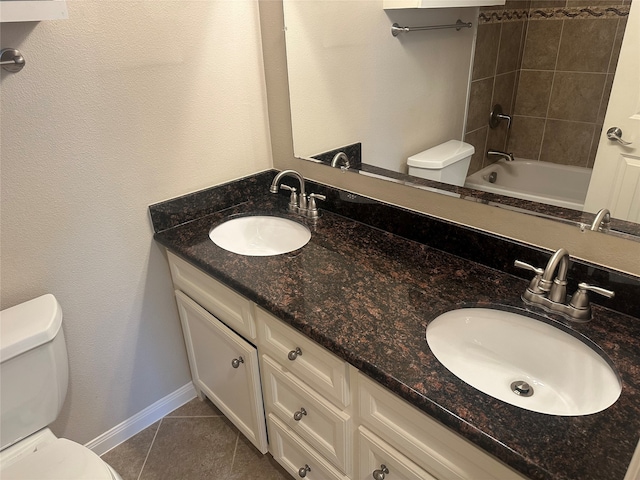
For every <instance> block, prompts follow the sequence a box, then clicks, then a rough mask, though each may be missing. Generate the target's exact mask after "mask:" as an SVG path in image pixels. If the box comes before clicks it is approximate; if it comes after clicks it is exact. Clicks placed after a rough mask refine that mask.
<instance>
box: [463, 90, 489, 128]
mask: <svg viewBox="0 0 640 480" xmlns="http://www.w3.org/2000/svg"><path fill="white" fill-rule="evenodd" d="M492 92H493V77H490V78H486V79H484V80H476V81H474V82H471V92H470V94H469V112H468V114H467V127H466V129H465V131H467V132H471V131H473V130H477V129H478V128H480V127H482V126H484V125H487V124H488V123H489V113H490V112H491V95H492Z"/></svg>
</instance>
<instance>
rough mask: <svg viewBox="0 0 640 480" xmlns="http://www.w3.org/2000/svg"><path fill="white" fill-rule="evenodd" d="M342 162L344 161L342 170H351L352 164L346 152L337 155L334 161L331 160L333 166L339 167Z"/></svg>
mask: <svg viewBox="0 0 640 480" xmlns="http://www.w3.org/2000/svg"><path fill="white" fill-rule="evenodd" d="M340 160H342V164H343V165H342V167H341V168H342V169H349V168H350V167H351V164H350V163H349V157H347V154H346V153H344V152H338V153H336V154H335V156H334V157H333V160H331V166H332V167H337V166H338V162H340Z"/></svg>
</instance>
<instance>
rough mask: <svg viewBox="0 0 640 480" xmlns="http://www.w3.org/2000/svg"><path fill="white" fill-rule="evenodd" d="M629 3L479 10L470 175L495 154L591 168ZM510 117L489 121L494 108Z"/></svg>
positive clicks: (563, 1)
mask: <svg viewBox="0 0 640 480" xmlns="http://www.w3.org/2000/svg"><path fill="white" fill-rule="evenodd" d="M630 3H631V1H630V0H600V1H598V0H532V1H513V0H512V1H507V3H506V5H504V6H501V7H488V8H482V9H480V15H479V19H478V37H477V43H476V50H475V57H474V62H473V73H472V82H471V92H470V99H469V113H468V117H467V125H466V128H465V132H466V134H465V140H466V141H467V142H468V143H471V144H472V145H474V147H475V149H476V153H475V154H474V156H473V159H472V162H471V166H470V168H469V174H471V173H474V172H476V171H478V170H480V169H481V168H483V167H484V166H487V165H488V164H489V163H492V162H493V161H495V160H496V159H487V158H486V157H485V153H486V151H487V149H497V150H504V151H510V152H513V153H514V155H515V156H516V157H520V158H526V159H531V160H542V161H547V162H554V163H562V164H566V165H577V166H581V167H592V166H593V162H594V159H595V155H596V150H597V147H598V140H599V137H600V133H601V131H602V126H603V122H604V114H605V111H606V108H607V104H608V101H609V94H610V92H611V86H612V83H613V74H614V72H615V67H616V64H617V62H618V56H619V54H620V46H621V44H622V37H623V35H624V29H625V26H626V21H627V16H628V13H629V6H630ZM496 103H499V104H501V105H502V108H503V111H504V113H507V114H510V115H512V117H513V123H512V127H511V131H510V132H509V134H508V136H507V129H506V126H507V125H506V122H504V121H503V122H501V124H500V126H499V127H498V128H497V129H490V128H489V125H488V119H489V113H490V112H491V109H492V107H493V105H495V104H496Z"/></svg>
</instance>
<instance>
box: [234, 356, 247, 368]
mask: <svg viewBox="0 0 640 480" xmlns="http://www.w3.org/2000/svg"><path fill="white" fill-rule="evenodd" d="M241 363H244V358H242V357H238V358H234V359H233V360H231V366H232V367H233V368H238V367H239V366H240V364H241Z"/></svg>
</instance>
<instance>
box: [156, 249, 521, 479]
mask: <svg viewBox="0 0 640 480" xmlns="http://www.w3.org/2000/svg"><path fill="white" fill-rule="evenodd" d="M168 258H169V265H170V268H171V275H172V278H173V282H174V285H175V287H176V289H177V290H176V300H177V304H178V310H179V313H180V319H181V322H182V327H183V332H184V337H185V343H186V347H187V353H188V356H189V364H190V367H191V373H192V377H193V383H194V385H195V387H196V389H197V390H198V391H199V392H200V395H201V396H202V395H206V396H207V397H208V398H209V399H211V401H213V403H215V404H216V406H218V408H220V410H222V411H223V413H224V414H225V415H226V416H227V417H228V418H229V419H230V420H231V421H232V422H233V423H234V424H235V425H236V426H237V427H238V429H239V430H240V431H241V432H242V433H243V434H244V435H245V436H246V437H247V438H248V439H249V440H250V441H251V442H253V444H254V445H255V446H256V447H257V448H258V450H260V451H261V452H262V453H266V452H267V451H269V452H270V453H271V454H272V455H273V457H274V458H275V459H276V460H277V461H278V462H279V463H280V464H281V465H282V466H283V467H284V468H285V469H286V470H287V471H288V472H289V473H291V475H293V476H294V478H299V477H304V478H307V479H310V480H314V479H315V480H321V479H322V480H365V479H367V480H368V479H371V478H379V479H382V478H385V476H386V478H387V480H391V479H396V480H417V479H420V480H434V479H435V480H463V479H466V480H475V479H478V478H482V479H483V480H491V479H493V480H523V478H524V477H522V476H520V475H519V474H518V473H516V472H515V471H513V470H512V469H510V468H509V467H507V466H506V465H504V464H502V463H500V462H499V461H498V460H496V459H494V458H493V457H491V456H489V455H487V454H486V453H484V452H483V451H482V450H480V449H479V448H478V447H476V446H475V445H473V444H472V443H470V442H469V441H467V440H466V439H464V438H462V437H461V436H459V435H457V434H456V433H454V432H453V431H451V430H449V429H448V428H446V427H444V426H442V425H441V424H439V423H438V422H436V421H435V420H433V419H431V418H430V417H429V416H427V415H425V414H424V413H423V412H422V411H420V410H418V409H417V408H415V407H413V406H412V405H411V404H409V403H407V402H406V401H404V400H403V399H401V398H400V397H398V396H397V395H395V394H393V393H391V392H390V391H388V390H387V389H385V388H383V387H382V386H380V385H379V384H378V383H376V382H374V381H373V380H371V379H370V378H369V377H367V376H365V375H363V374H362V373H360V372H358V371H357V370H356V369H355V368H354V367H352V366H350V365H348V364H347V363H346V362H345V361H343V360H342V359H340V358H338V357H337V356H335V355H334V354H333V353H331V352H329V351H328V350H326V349H325V348H323V347H321V346H320V345H318V344H317V343H316V342H314V341H313V340H311V339H309V338H308V337H306V336H305V335H303V334H302V333H300V332H298V331H297V330H295V329H294V328H292V327H291V326H289V325H287V324H286V323H285V322H283V321H281V320H280V319H278V318H276V317H274V316H273V315H272V314H270V313H269V312H267V311H265V310H263V309H261V308H260V307H257V306H256V305H255V304H253V303H252V302H250V301H249V300H247V299H246V298H244V297H242V296H241V295H239V294H237V293H236V292H235V291H233V290H231V289H229V288H228V287H226V286H224V285H222V284H221V283H220V282H218V281H216V280H214V279H213V278H212V277H210V276H209V275H207V274H205V273H204V272H202V271H201V270H199V269H198V268H196V267H194V266H192V265H191V264H189V263H188V262H185V261H184V260H182V259H180V258H179V257H177V256H175V255H173V254H171V253H170V252H168ZM254 345H256V346H257V348H256V346H254ZM263 399H264V403H263ZM267 427H268V433H269V442H268V444H267ZM385 470H388V472H389V473H385ZM374 474H375V476H374Z"/></svg>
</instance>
